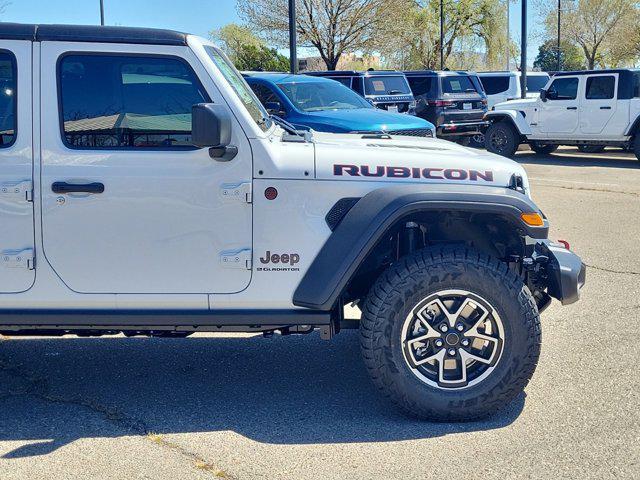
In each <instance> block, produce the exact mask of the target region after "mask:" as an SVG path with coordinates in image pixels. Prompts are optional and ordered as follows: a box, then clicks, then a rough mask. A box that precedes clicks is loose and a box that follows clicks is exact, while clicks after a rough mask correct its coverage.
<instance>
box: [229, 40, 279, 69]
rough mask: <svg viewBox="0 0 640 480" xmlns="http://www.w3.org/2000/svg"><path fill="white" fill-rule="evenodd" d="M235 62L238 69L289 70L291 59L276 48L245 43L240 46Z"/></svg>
mask: <svg viewBox="0 0 640 480" xmlns="http://www.w3.org/2000/svg"><path fill="white" fill-rule="evenodd" d="M234 64H235V66H236V68H237V69H238V70H254V71H267V72H287V71H288V70H289V59H288V58H287V57H285V56H284V55H281V54H279V53H278V51H277V50H276V49H275V48H267V47H265V46H264V45H258V46H255V45H244V46H242V47H240V49H239V51H238V53H237V55H236V59H235V60H234Z"/></svg>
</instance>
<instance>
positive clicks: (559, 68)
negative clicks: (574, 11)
mask: <svg viewBox="0 0 640 480" xmlns="http://www.w3.org/2000/svg"><path fill="white" fill-rule="evenodd" d="M560 2H561V0H558V51H557V52H556V55H557V60H558V67H557V70H558V71H560V70H562V64H561V62H562V60H561V59H560Z"/></svg>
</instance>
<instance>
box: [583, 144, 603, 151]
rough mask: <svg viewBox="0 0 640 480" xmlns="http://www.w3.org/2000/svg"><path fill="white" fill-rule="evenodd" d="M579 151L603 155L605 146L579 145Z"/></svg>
mask: <svg viewBox="0 0 640 480" xmlns="http://www.w3.org/2000/svg"><path fill="white" fill-rule="evenodd" d="M578 150H579V151H580V152H582V153H602V152H604V145H578Z"/></svg>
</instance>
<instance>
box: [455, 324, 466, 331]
mask: <svg viewBox="0 0 640 480" xmlns="http://www.w3.org/2000/svg"><path fill="white" fill-rule="evenodd" d="M456 329H457V330H458V331H459V332H461V331H463V330H464V325H463V324H461V323H459V324H458V325H456Z"/></svg>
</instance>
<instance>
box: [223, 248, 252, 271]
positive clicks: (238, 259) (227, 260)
mask: <svg viewBox="0 0 640 480" xmlns="http://www.w3.org/2000/svg"><path fill="white" fill-rule="evenodd" d="M220 265H221V266H222V267H223V268H242V269H245V270H251V267H252V256H251V250H250V249H248V248H244V249H240V250H233V251H227V252H222V253H221V254H220Z"/></svg>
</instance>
